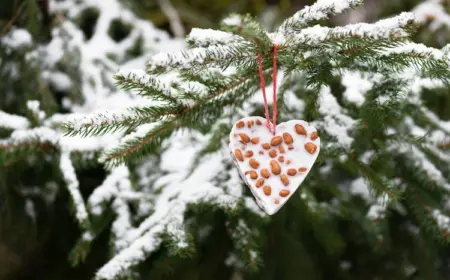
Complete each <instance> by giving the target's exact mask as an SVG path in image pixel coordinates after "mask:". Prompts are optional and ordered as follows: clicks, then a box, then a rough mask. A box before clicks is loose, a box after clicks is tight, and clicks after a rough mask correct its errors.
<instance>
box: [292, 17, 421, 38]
mask: <svg viewBox="0 0 450 280" xmlns="http://www.w3.org/2000/svg"><path fill="white" fill-rule="evenodd" d="M413 23H414V17H413V14H411V13H402V14H400V15H398V16H396V17H393V18H388V19H383V20H380V21H377V22H375V23H356V24H349V25H346V26H338V27H333V28H330V27H325V26H320V25H315V26H313V27H307V28H304V29H302V30H300V31H299V32H297V33H295V34H292V35H289V36H287V39H291V40H292V43H294V44H295V43H297V44H298V43H300V44H310V45H316V44H318V43H321V42H325V41H327V40H336V39H344V38H351V37H356V38H371V39H391V38H396V39H399V38H405V37H408V36H409V35H410V33H409V32H408V28H409V27H410V26H411V25H412V24H413ZM292 43H291V44H292Z"/></svg>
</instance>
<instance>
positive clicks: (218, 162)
mask: <svg viewBox="0 0 450 280" xmlns="http://www.w3.org/2000/svg"><path fill="white" fill-rule="evenodd" d="M193 137H194V138H196V140H197V141H195V142H192V141H191V140H189V139H192V138H193ZM206 140H207V139H206V138H205V137H204V136H201V135H200V134H197V133H193V132H187V131H186V132H178V133H176V134H175V135H173V136H172V137H171V139H168V140H167V143H170V145H167V144H166V145H164V144H163V147H166V146H167V147H168V149H167V150H166V151H165V152H164V153H163V154H161V163H160V167H161V168H162V169H163V172H164V174H165V175H163V176H161V177H160V178H159V179H158V180H157V181H156V182H155V184H154V186H152V189H155V190H157V193H158V194H157V195H156V194H155V195H154V197H153V199H154V204H153V205H152V206H153V207H152V208H153V209H154V211H153V212H152V213H151V215H150V216H148V217H147V218H146V219H145V220H144V221H143V222H142V223H141V224H140V225H139V227H138V228H136V229H130V230H129V231H128V234H127V235H126V236H127V243H126V244H125V243H121V244H122V245H123V250H122V251H120V252H119V253H118V254H117V255H116V256H114V257H113V258H112V260H111V261H109V262H108V263H107V264H106V265H105V266H103V267H102V268H101V269H100V270H99V271H98V273H97V279H114V278H115V277H117V276H119V275H121V274H122V273H123V272H124V271H126V270H128V269H129V268H130V267H131V266H133V265H135V264H138V263H139V262H141V261H143V260H145V259H146V258H147V257H148V255H149V254H150V253H151V252H153V251H155V250H157V248H158V246H159V245H160V243H161V239H160V236H161V233H167V234H168V235H169V236H170V238H171V239H172V240H174V241H175V243H176V244H175V247H177V248H179V249H183V248H185V247H186V246H187V244H188V240H187V235H186V232H185V230H184V224H185V221H184V213H185V211H186V210H187V207H188V206H189V205H194V204H198V203H202V202H203V203H208V204H213V205H216V206H218V207H220V208H224V209H234V208H236V207H238V205H239V202H240V201H242V199H243V192H244V190H243V188H242V187H243V186H242V184H241V183H240V179H239V174H238V172H237V171H236V170H234V169H232V170H224V168H223V166H224V164H226V163H227V162H228V163H229V162H230V158H229V157H228V153H227V152H217V153H214V154H212V155H209V156H207V157H205V158H204V159H203V160H202V161H201V162H200V163H199V165H198V166H197V167H196V168H195V169H194V171H193V172H192V173H190V172H189V171H190V170H191V164H192V162H193V160H194V158H195V154H196V153H197V152H198V151H200V150H201V149H202V147H203V146H204V145H205V141H206ZM180 158H183V160H182V161H180V160H179V159H180ZM188 174H191V175H190V176H187V175H188ZM222 177H223V178H227V179H225V180H223V181H222V180H220V181H219V180H218V178H222ZM245 202H246V204H248V206H247V207H246V208H248V209H249V210H250V211H254V212H255V213H256V214H257V215H263V214H261V213H262V211H261V210H260V209H259V208H258V206H257V205H256V202H255V201H254V200H253V199H249V200H245Z"/></svg>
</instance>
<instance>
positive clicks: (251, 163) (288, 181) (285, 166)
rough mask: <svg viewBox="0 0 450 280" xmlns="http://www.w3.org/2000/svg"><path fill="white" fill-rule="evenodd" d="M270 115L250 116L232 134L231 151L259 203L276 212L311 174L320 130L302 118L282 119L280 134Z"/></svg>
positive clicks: (269, 212) (270, 211) (265, 208)
mask: <svg viewBox="0 0 450 280" xmlns="http://www.w3.org/2000/svg"><path fill="white" fill-rule="evenodd" d="M265 124H266V119H264V118H262V117H247V118H243V119H241V120H239V121H238V122H236V123H235V124H234V126H233V128H232V129H231V134H230V145H229V148H230V152H231V154H232V157H233V159H234V162H235V164H236V165H237V167H238V170H239V174H240V175H241V177H242V179H243V180H244V181H245V183H246V184H247V185H248V186H249V188H250V190H251V191H252V193H253V195H254V196H255V198H256V202H257V203H258V205H259V206H260V207H261V208H262V209H263V210H264V211H265V212H266V213H267V214H269V215H273V214H275V213H276V212H277V211H278V210H279V209H280V208H281V207H282V206H283V205H284V204H285V203H286V201H287V200H288V199H289V197H290V196H291V195H292V194H293V193H294V192H295V191H296V190H297V188H298V187H299V186H300V185H301V184H302V182H303V180H305V178H306V176H307V175H308V173H309V171H310V170H311V167H312V166H313V164H314V162H315V161H316V159H317V156H318V155H319V151H320V138H319V135H318V133H317V130H316V129H315V128H314V127H312V126H311V125H309V124H308V123H307V122H305V121H302V120H292V121H288V122H284V123H280V124H278V125H277V127H276V135H273V134H272V132H271V131H270V130H269V129H268V128H267V127H266V125H265Z"/></svg>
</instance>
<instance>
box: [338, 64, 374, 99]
mask: <svg viewBox="0 0 450 280" xmlns="http://www.w3.org/2000/svg"><path fill="white" fill-rule="evenodd" d="M381 78H382V75H376V74H375V75H370V74H367V73H363V72H359V71H348V70H347V71H343V73H342V81H341V83H342V85H343V86H345V88H346V89H345V91H344V98H345V100H347V101H348V102H350V103H353V104H355V105H356V106H361V105H362V104H363V103H364V101H365V99H366V98H365V94H366V92H367V91H368V90H370V89H371V88H372V87H373V84H374V82H376V81H378V80H380V79H381Z"/></svg>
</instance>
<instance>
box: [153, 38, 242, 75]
mask: <svg viewBox="0 0 450 280" xmlns="http://www.w3.org/2000/svg"><path fill="white" fill-rule="evenodd" d="M249 46H250V45H249V44H248V43H246V42H244V43H232V44H228V45H226V46H217V45H214V46H209V47H206V48H193V49H189V50H185V51H182V52H178V53H159V54H156V55H154V56H153V57H152V58H151V59H150V62H149V63H148V65H147V70H148V71H150V72H157V71H161V70H163V71H168V70H171V69H180V68H181V69H188V68H191V67H195V66H206V65H219V66H220V65H223V64H229V63H230V61H235V63H241V62H242V60H244V59H245V58H247V57H251V53H250V52H249V51H248V48H249ZM246 49H247V50H246Z"/></svg>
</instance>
